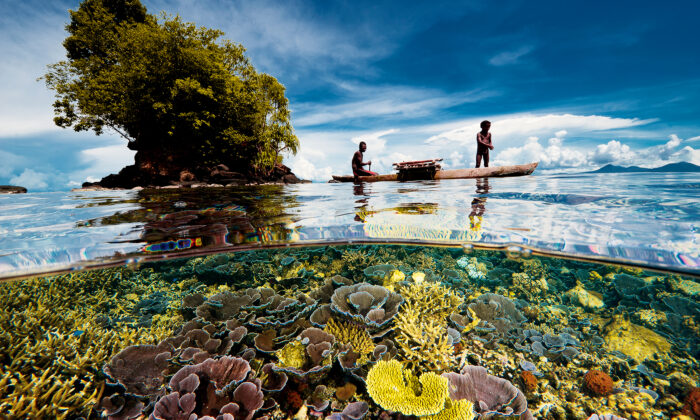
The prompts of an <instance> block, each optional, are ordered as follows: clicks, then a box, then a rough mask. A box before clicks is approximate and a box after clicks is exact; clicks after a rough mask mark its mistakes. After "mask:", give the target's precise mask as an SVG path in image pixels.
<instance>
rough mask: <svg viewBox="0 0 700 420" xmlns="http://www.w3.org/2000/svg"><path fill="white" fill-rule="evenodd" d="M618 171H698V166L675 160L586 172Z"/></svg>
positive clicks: (607, 166)
mask: <svg viewBox="0 0 700 420" xmlns="http://www.w3.org/2000/svg"><path fill="white" fill-rule="evenodd" d="M618 172H700V166H698V165H694V164H692V163H690V162H676V163H669V164H668V165H664V166H660V167H658V168H640V167H639V166H627V167H625V166H615V165H605V166H603V167H602V168H600V169H597V170H595V171H589V172H586V173H587V174H609V173H618Z"/></svg>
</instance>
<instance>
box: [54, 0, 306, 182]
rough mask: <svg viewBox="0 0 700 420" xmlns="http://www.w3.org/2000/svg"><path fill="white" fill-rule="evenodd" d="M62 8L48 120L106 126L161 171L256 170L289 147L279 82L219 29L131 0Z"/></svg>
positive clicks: (81, 127) (292, 146)
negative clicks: (64, 18) (62, 53)
mask: <svg viewBox="0 0 700 420" xmlns="http://www.w3.org/2000/svg"><path fill="white" fill-rule="evenodd" d="M70 16H71V21H70V23H69V24H68V25H67V26H66V29H67V31H68V33H69V36H68V37H67V38H66V39H65V41H64V43H63V45H64V47H65V48H66V55H67V59H66V60H64V61H60V62H58V63H55V64H52V65H50V66H49V69H48V72H47V73H46V75H45V76H44V79H45V81H46V84H47V86H48V87H49V88H51V89H53V90H54V91H55V92H56V98H57V100H56V102H55V103H54V111H55V113H56V117H55V118H54V122H55V123H56V125H58V126H60V127H64V128H67V127H72V128H73V129H75V130H76V131H85V130H93V131H94V132H95V133H96V134H98V135H99V134H101V133H102V132H103V130H105V128H111V129H113V130H114V131H116V132H117V133H119V134H121V135H122V136H123V137H125V138H127V139H128V140H129V148H130V149H133V150H136V151H137V156H136V160H137V162H136V163H137V165H139V164H141V166H143V167H149V168H150V170H152V171H154V172H158V173H161V174H164V173H165V172H169V171H170V172H172V171H178V170H180V169H182V168H193V167H196V166H198V165H202V166H206V165H208V166H211V165H216V164H219V163H223V164H226V165H227V166H229V167H231V168H232V169H233V168H236V170H238V171H240V172H248V173H256V174H264V173H266V172H268V171H270V170H271V169H272V168H273V167H274V165H275V163H277V162H280V161H281V154H282V153H284V152H291V153H296V151H297V147H298V144H299V143H298V139H297V138H296V136H295V135H294V131H293V128H292V125H291V122H290V112H289V109H288V100H287V98H286V97H285V88H284V86H283V85H282V84H281V83H279V82H278V81H277V79H275V78H274V77H272V76H270V75H268V74H264V73H259V72H257V71H256V70H255V68H254V67H253V66H252V65H251V63H250V61H249V60H248V58H247V57H246V56H245V49H244V48H243V46H242V45H240V44H237V43H234V42H231V41H229V40H225V39H223V38H222V36H223V35H224V34H223V32H221V31H219V30H214V29H208V28H204V27H198V26H196V25H194V24H192V23H186V22H183V21H182V20H181V19H180V18H179V17H168V16H165V15H161V16H159V17H156V16H153V15H151V14H148V13H147V11H146V8H145V7H144V6H143V5H141V3H140V1H139V0H84V1H83V2H82V3H81V4H80V7H79V8H78V10H76V11H70Z"/></svg>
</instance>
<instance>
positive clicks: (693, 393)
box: [683, 388, 700, 418]
mask: <svg viewBox="0 0 700 420" xmlns="http://www.w3.org/2000/svg"><path fill="white" fill-rule="evenodd" d="M683 413H684V414H687V415H689V416H693V415H694V416H695V418H700V388H693V389H691V390H690V392H689V393H688V395H687V396H686V397H685V405H684V406H683Z"/></svg>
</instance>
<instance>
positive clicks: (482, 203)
mask: <svg viewBox="0 0 700 420" xmlns="http://www.w3.org/2000/svg"><path fill="white" fill-rule="evenodd" d="M490 189H491V187H490V186H489V179H488V178H477V179H476V196H475V197H474V199H473V200H472V212H471V213H469V228H470V229H471V230H474V231H479V230H481V221H482V220H483V216H484V213H486V195H487V194H488V193H489V190H490Z"/></svg>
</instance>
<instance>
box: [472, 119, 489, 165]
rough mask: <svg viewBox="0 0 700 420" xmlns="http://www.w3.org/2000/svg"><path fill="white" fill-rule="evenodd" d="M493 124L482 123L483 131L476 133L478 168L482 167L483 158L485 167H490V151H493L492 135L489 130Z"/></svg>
mask: <svg viewBox="0 0 700 420" xmlns="http://www.w3.org/2000/svg"><path fill="white" fill-rule="evenodd" d="M490 128H491V123H490V122H489V121H482V122H481V131H480V132H478V133H476V167H477V168H478V167H479V166H481V158H482V156H483V158H484V167H485V168H488V167H489V150H493V145H492V144H491V133H489V129H490Z"/></svg>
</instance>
